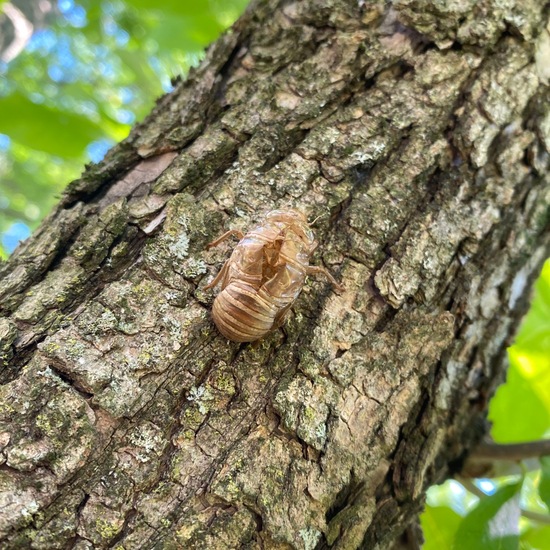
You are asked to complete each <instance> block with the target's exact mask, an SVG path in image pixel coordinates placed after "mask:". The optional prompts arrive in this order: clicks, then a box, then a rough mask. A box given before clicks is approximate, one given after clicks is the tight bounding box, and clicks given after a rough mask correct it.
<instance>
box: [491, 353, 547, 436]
mask: <svg viewBox="0 0 550 550" xmlns="http://www.w3.org/2000/svg"><path fill="white" fill-rule="evenodd" d="M514 348H515V346H514ZM514 348H510V349H509V351H508V353H509V357H510V367H509V369H508V374H507V380H506V383H505V384H503V385H502V386H500V387H499V388H498V390H497V392H496V394H495V396H494V397H493V399H492V400H491V403H490V405H489V419H490V420H491V421H492V422H493V427H492V430H491V435H492V436H493V439H494V440H495V441H497V442H499V443H518V442H521V441H532V440H534V439H540V438H541V437H542V436H543V435H544V433H545V432H546V430H548V426H549V425H550V399H548V398H547V397H546V393H547V391H548V390H547V389H545V387H544V386H545V385H547V384H548V377H549V375H550V372H549V371H547V370H546V369H542V370H538V366H539V365H537V362H536V359H535V358H533V357H531V356H530V355H527V354H521V355H520V354H518V353H517V351H518V350H517V348H515V349H514ZM539 363H540V361H539ZM533 370H534V371H535V372H534V375H533V373H532V371H533Z"/></svg>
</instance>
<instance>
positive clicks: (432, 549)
mask: <svg viewBox="0 0 550 550" xmlns="http://www.w3.org/2000/svg"><path fill="white" fill-rule="evenodd" d="M461 521H462V517H461V516H460V515H459V514H457V513H456V512H455V511H454V510H453V509H452V508H449V507H447V506H429V505H428V506H426V508H425V510H424V512H423V513H422V515H421V516H420V525H421V526H422V532H423V533H424V538H425V539H426V543H425V544H424V546H423V547H422V550H444V549H445V548H452V545H453V540H454V538H455V534H456V531H457V529H458V526H459V525H460V522H461Z"/></svg>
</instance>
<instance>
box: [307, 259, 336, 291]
mask: <svg viewBox="0 0 550 550" xmlns="http://www.w3.org/2000/svg"><path fill="white" fill-rule="evenodd" d="M306 273H307V274H308V275H317V274H321V275H324V276H325V277H326V278H327V279H328V280H329V281H330V282H331V283H332V284H333V285H334V287H335V288H336V290H338V291H339V292H343V290H344V287H343V286H342V285H341V284H340V283H339V282H338V281H337V280H336V279H335V278H334V277H333V276H332V273H331V272H330V271H329V270H328V269H325V268H324V267H319V266H316V265H309V266H307V268H306Z"/></svg>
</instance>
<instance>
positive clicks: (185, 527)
mask: <svg viewBox="0 0 550 550" xmlns="http://www.w3.org/2000/svg"><path fill="white" fill-rule="evenodd" d="M443 4H444V3H443ZM443 4H442V3H441V2H436V1H435V0H401V1H400V2H395V3H394V6H393V7H389V8H385V2H382V1H380V2H376V1H368V0H366V1H365V0H361V1H359V2H357V1H356V0H353V1H351V0H322V1H319V0H302V1H299V2H295V3H290V2H288V1H283V0H265V1H258V2H256V3H254V4H253V5H252V6H251V7H250V8H249V10H248V11H247V13H246V14H245V16H243V18H241V20H240V21H239V22H238V23H237V24H236V25H235V27H234V28H233V30H232V31H230V32H228V33H227V34H226V35H224V36H223V37H222V38H220V40H219V41H218V42H217V43H216V44H214V45H213V46H212V47H211V48H210V50H209V51H208V54H207V57H206V59H205V61H204V62H203V63H202V64H201V66H200V67H199V68H198V69H197V70H196V71H193V72H192V74H191V75H190V76H189V78H188V79H187V80H186V81H185V82H179V83H177V84H176V86H175V90H174V91H173V92H172V93H170V94H168V95H166V96H165V97H163V98H162V99H160V100H159V102H158V105H157V106H156V108H155V109H154V111H153V113H152V114H151V115H150V117H149V118H148V119H147V120H145V121H144V122H143V123H141V124H139V125H138V126H136V128H134V130H133V132H132V134H131V135H130V137H129V138H128V139H127V140H126V141H125V142H123V143H121V144H120V145H118V146H117V147H115V148H114V149H112V150H111V151H110V152H109V154H108V155H107V157H106V159H105V160H104V161H103V162H102V163H100V164H98V165H94V166H90V167H88V169H87V171H86V172H85V173H84V175H83V176H82V178H81V179H80V180H78V181H75V182H73V183H72V184H71V185H69V187H68V189H67V191H66V193H65V194H64V196H63V198H62V200H61V203H60V204H59V206H58V207H57V208H56V209H55V211H54V212H53V213H52V214H51V215H50V217H49V218H48V219H47V220H45V222H44V223H43V224H42V226H41V227H40V228H39V229H38V231H37V232H36V233H35V234H34V235H33V237H32V238H31V239H29V240H28V241H27V242H25V243H24V244H23V245H21V246H20V247H19V248H18V250H17V251H16V252H15V253H14V254H13V256H12V258H11V259H10V261H9V262H8V263H7V264H4V265H3V266H2V268H1V273H2V279H1V281H0V304H1V314H2V315H3V317H2V318H0V337H1V345H0V358H1V359H2V365H3V371H2V383H3V385H2V386H1V387H0V415H1V427H0V449H2V448H3V451H2V455H1V456H2V461H3V465H2V466H1V468H0V486H1V494H0V507H1V509H2V514H1V516H0V533H1V540H2V545H3V546H4V547H9V548H35V549H52V548H79V549H83V548H109V547H116V548H124V549H126V550H129V549H135V548H186V549H187V548H201V549H202V548H204V549H216V548H265V549H286V548H298V549H307V550H312V549H314V548H316V549H320V548H329V547H330V548H339V549H345V550H349V549H354V548H369V549H370V548H380V549H382V548H388V547H390V546H391V545H392V544H393V542H394V541H395V539H396V537H398V536H399V535H400V533H402V532H403V530H404V529H405V528H406V527H407V526H408V525H409V524H410V523H411V521H413V520H414V519H415V517H416V516H417V514H418V513H419V511H420V510H421V509H422V505H423V499H424V491H425V489H426V488H427V487H428V486H429V485H430V484H432V483H434V482H436V481H440V480H442V479H444V478H445V477H446V476H448V475H449V474H451V473H452V472H453V471H456V469H457V468H459V467H460V464H461V461H462V460H463V459H464V457H465V455H466V454H467V453H468V450H469V449H470V448H471V447H472V446H473V445H474V444H475V443H476V442H478V441H479V439H480V438H481V437H482V436H483V434H484V433H485V431H486V423H485V420H484V419H485V415H486V408H487V402H488V399H489V398H490V396H491V394H492V392H493V390H494V388H495V387H496V385H497V384H498V383H500V382H501V381H502V380H503V378H504V365H505V350H506V346H508V345H509V344H510V341H511V338H512V336H513V333H514V331H515V329H516V327H517V324H518V321H519V320H520V319H521V316H522V315H523V313H524V312H525V309H526V303H527V294H528V292H527V291H528V288H529V285H530V284H531V282H532V280H533V278H534V277H535V276H536V274H537V272H538V270H539V268H540V265H541V263H542V261H543V259H544V258H545V257H546V256H547V255H548V251H549V241H550V239H549V231H548V203H549V198H550V177H549V176H548V167H549V150H550V98H549V90H548V86H547V79H548V77H549V75H550V56H549V51H550V37H549V34H548V32H547V31H546V30H545V28H547V27H546V25H548V11H545V10H544V9H543V7H542V6H541V5H540V3H539V2H538V1H537V0H516V1H515V2H514V1H512V0H511V1H509V2H507V3H502V2H497V1H496V0H495V1H494V2H492V1H491V0H486V1H483V2H478V1H473V0H461V1H457V2H453V3H451V4H452V6H451V5H450V4H449V6H448V7H442V6H443ZM503 6H505V7H503ZM281 206H294V207H297V208H300V209H301V210H303V211H304V212H306V213H307V214H308V215H309V216H310V219H313V218H314V217H316V216H321V218H320V219H319V221H318V222H317V223H316V233H317V236H318V238H319V240H320V243H321V244H320V246H319V249H318V252H317V253H316V256H315V258H314V261H313V263H315V264H317V265H321V264H324V265H326V266H327V267H328V268H329V269H330V270H331V271H332V272H333V273H335V274H336V275H337V277H338V279H339V280H341V281H342V283H343V286H344V287H345V291H344V292H343V293H342V294H340V295H337V294H335V293H334V292H333V291H332V289H331V288H330V286H329V285H328V284H327V283H325V282H324V281H317V280H310V281H309V282H308V283H307V285H306V288H305V289H304V291H303V293H302V295H301V296H300V298H299V299H298V300H297V302H296V304H295V307H294V310H293V314H292V315H291V316H290V319H289V320H288V322H287V323H286V324H285V325H284V327H283V329H281V330H278V331H275V332H273V333H271V334H270V335H268V336H267V337H266V338H264V339H262V340H260V341H259V342H257V343H254V344H236V343H233V342H229V341H227V340H226V339H224V338H223V337H221V336H220V335H219V333H218V332H217V330H216V329H215V327H214V325H213V324H212V321H211V319H210V308H211V304H212V301H213V293H212V292H206V291H204V290H203V287H204V286H205V284H206V283H207V282H208V281H210V280H211V279H212V277H213V275H214V274H215V273H217V271H218V270H219V268H220V266H221V265H222V262H223V261H224V260H225V259H226V258H227V256H228V254H229V251H230V248H231V246H232V245H231V244H230V243H229V244H227V245H224V246H221V247H219V249H214V250H212V251H208V252H207V251H205V247H206V244H207V243H208V242H209V241H211V240H212V239H213V238H214V237H216V236H217V235H219V234H220V233H221V232H222V231H223V230H224V229H227V228H230V227H231V228H237V229H246V228H248V227H250V226H251V224H253V223H255V222H256V221H257V220H258V219H259V218H260V217H261V215H262V214H263V213H265V211H267V210H270V209H273V208H276V207H281Z"/></svg>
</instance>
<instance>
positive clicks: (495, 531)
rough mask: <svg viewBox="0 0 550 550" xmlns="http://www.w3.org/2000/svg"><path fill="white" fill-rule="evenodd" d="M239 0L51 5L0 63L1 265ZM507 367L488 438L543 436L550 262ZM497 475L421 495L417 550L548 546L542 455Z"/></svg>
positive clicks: (233, 14) (233, 13)
mask: <svg viewBox="0 0 550 550" xmlns="http://www.w3.org/2000/svg"><path fill="white" fill-rule="evenodd" d="M23 1H24V0H20V2H23ZM247 3H248V0H195V1H194V2H186V1H181V0H124V1H123V0H104V1H101V2H97V1H92V0H81V1H80V2H79V3H78V4H77V3H75V2H74V1H73V0H58V2H57V4H56V5H55V6H54V8H55V9H54V10H53V16H52V17H50V21H49V24H48V25H47V26H46V27H44V28H41V29H38V30H35V32H34V33H33V35H32V38H31V39H30V41H29V42H28V44H27V46H26V48H25V49H24V51H23V52H21V53H20V54H19V55H18V56H17V57H15V58H14V59H13V60H11V61H10V62H9V64H7V63H5V62H3V61H1V60H0V258H2V257H3V258H5V257H7V256H8V254H9V253H11V252H12V251H13V250H14V248H15V247H16V245H17V242H18V241H19V240H21V239H24V238H26V237H27V236H28V235H30V233H31V231H32V229H34V228H35V227H36V225H37V224H38V223H39V221H40V220H41V219H42V218H43V217H44V216H45V215H46V214H47V213H48V211H49V210H50V208H51V207H52V205H53V204H54V203H55V201H56V200H57V197H58V196H59V193H60V191H61V190H62V189H63V187H64V186H65V185H66V184H67V183H68V182H70V181H71V180H72V179H75V178H76V177H78V175H79V174H80V171H81V170H82V166H83V165H84V164H85V163H87V162H90V161H92V162H98V161H99V160H101V159H102V158H103V156H104V154H105V152H106V151H107V150H108V149H109V147H111V146H112V145H113V144H114V143H116V142H118V141H120V140H121V139H123V138H125V137H126V136H127V134H128V132H129V129H130V127H131V125H132V124H133V123H134V122H135V121H136V120H140V119H142V118H143V117H144V116H145V115H146V114H147V113H148V112H149V111H150V109H151V107H152V106H153V104H154V101H155V99H156V98H157V97H159V96H160V95H161V94H162V93H163V92H167V91H169V90H170V89H171V87H172V85H171V79H172V78H174V77H177V76H180V75H182V76H184V75H185V74H186V72H187V71H188V70H189V68H190V67H191V66H193V65H196V64H197V63H198V62H199V61H200V59H201V57H202V55H203V50H204V47H205V46H206V45H208V44H209V43H210V42H211V41H213V40H215V39H216V38H217V36H218V35H219V34H220V33H221V32H222V31H223V30H224V29H225V28H227V27H228V26H229V25H231V24H232V23H233V22H234V21H235V20H236V18H237V17H238V16H239V14H240V13H241V12H242V11H243V10H244V8H245V7H246V5H247ZM2 4H3V2H2V0H0V11H1V10H2ZM14 4H17V1H16V0H14ZM509 360H510V367H509V370H508V379H507V382H506V384H504V385H503V386H501V387H500V389H499V390H498V392H497V394H496V396H495V397H494V398H493V399H492V401H491V403H490V411H489V418H490V419H491V421H492V422H493V428H492V436H493V438H494V439H495V441H497V442H500V443H508V442H521V441H530V440H537V439H541V438H549V437H550V261H549V262H547V263H546V265H545V267H544V269H543V272H542V275H541V277H540V279H539V281H538V283H537V285H536V293H535V298H534V300H533V304H532V307H531V311H530V312H529V314H528V316H527V317H526V319H525V321H524V323H523V325H522V328H521V331H520V333H519V334H518V337H517V339H516V343H515V344H514V345H513V346H512V347H511V348H510V349H509ZM541 466H542V467H541ZM496 473H497V474H498V473H499V472H498V471H497V472H496ZM500 473H503V474H506V475H502V476H500V477H495V478H493V479H481V480H475V482H474V483H472V482H470V481H466V480H462V481H463V483H462V484H461V483H459V482H458V481H456V480H450V481H448V482H446V483H445V484H443V485H441V486H438V487H432V488H431V489H430V491H429V492H428V498H427V505H426V510H425V512H424V514H423V515H422V517H421V524H422V528H423V531H424V536H425V539H426V542H425V544H424V548H425V549H426V550H445V549H457V550H460V549H462V548H464V549H468V550H476V549H478V548H479V549H482V548H483V549H489V550H491V549H499V550H508V549H510V550H512V549H516V548H522V549H525V550H528V549H538V550H546V549H550V515H549V513H548V512H549V508H550V459H542V460H540V461H534V462H533V461H531V462H526V463H522V464H520V465H519V467H517V466H516V467H515V469H510V468H508V467H506V469H505V470H503V471H501V472H500Z"/></svg>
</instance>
